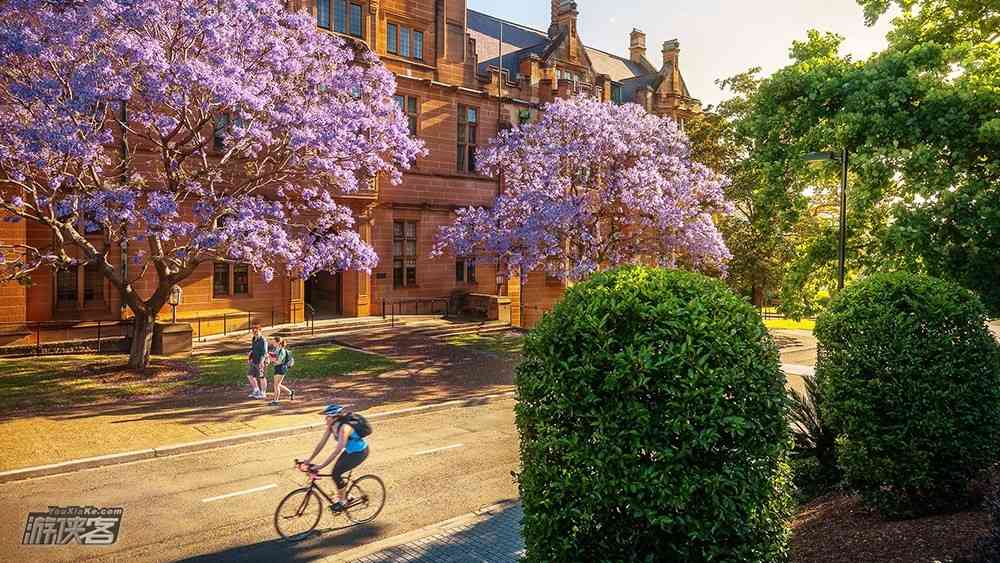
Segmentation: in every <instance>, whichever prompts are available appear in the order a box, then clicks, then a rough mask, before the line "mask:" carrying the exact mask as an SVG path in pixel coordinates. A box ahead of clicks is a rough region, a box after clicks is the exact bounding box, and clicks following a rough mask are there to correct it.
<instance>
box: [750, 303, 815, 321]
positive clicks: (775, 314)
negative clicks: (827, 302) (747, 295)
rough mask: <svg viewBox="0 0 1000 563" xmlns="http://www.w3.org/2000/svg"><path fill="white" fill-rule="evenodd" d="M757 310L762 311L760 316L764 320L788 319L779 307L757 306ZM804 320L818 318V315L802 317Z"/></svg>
mask: <svg viewBox="0 0 1000 563" xmlns="http://www.w3.org/2000/svg"><path fill="white" fill-rule="evenodd" d="M757 312H758V313H760V318H762V319H764V320H768V319H786V318H788V317H786V316H785V314H784V313H782V312H781V311H779V310H778V308H777V307H773V306H769V307H757ZM802 320H816V317H802Z"/></svg>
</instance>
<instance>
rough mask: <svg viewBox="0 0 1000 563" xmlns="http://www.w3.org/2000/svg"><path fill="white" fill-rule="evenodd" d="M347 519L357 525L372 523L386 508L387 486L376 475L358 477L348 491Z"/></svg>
mask: <svg viewBox="0 0 1000 563" xmlns="http://www.w3.org/2000/svg"><path fill="white" fill-rule="evenodd" d="M347 506H348V508H347V510H345V511H344V513H345V514H347V519H348V520H350V521H351V522H354V523H355V524H364V523H365V522H371V521H372V520H374V519H375V517H376V516H378V515H379V513H380V512H382V507H384V506H385V485H383V484H382V480H381V479H379V478H378V477H376V476H374V475H365V476H363V477H358V478H357V479H355V480H354V482H353V483H351V488H349V489H347Z"/></svg>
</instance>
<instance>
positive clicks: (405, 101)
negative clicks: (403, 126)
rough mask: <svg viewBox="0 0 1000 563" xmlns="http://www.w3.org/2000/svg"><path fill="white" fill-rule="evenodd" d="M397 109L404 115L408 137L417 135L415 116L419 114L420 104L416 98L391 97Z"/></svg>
mask: <svg viewBox="0 0 1000 563" xmlns="http://www.w3.org/2000/svg"><path fill="white" fill-rule="evenodd" d="M393 98H394V99H395V100H396V103H397V104H399V109H401V110H403V113H404V114H406V119H407V123H408V124H409V127H410V135H416V134H417V116H418V115H419V114H420V104H419V103H418V102H417V97H416V96H393Z"/></svg>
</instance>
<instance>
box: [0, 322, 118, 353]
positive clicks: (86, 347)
mask: <svg viewBox="0 0 1000 563" xmlns="http://www.w3.org/2000/svg"><path fill="white" fill-rule="evenodd" d="M131 338H132V320H131V319H126V320H110V321H26V322H6V323H0V355H24V354H35V355H42V354H61V353H71V352H80V351H96V352H98V353H100V352H108V351H111V350H118V351H121V350H124V349H127V344H128V342H129V341H130V340H131Z"/></svg>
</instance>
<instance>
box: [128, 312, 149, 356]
mask: <svg viewBox="0 0 1000 563" xmlns="http://www.w3.org/2000/svg"><path fill="white" fill-rule="evenodd" d="M133 312H134V313H135V317H134V318H133V320H132V322H133V323H134V324H133V325H132V346H131V347H130V348H129V356H128V367H130V368H132V369H144V368H145V367H146V366H148V365H149V351H150V350H151V349H152V347H153V326H154V325H155V324H156V316H155V315H147V314H145V313H139V312H136V311H133Z"/></svg>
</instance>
